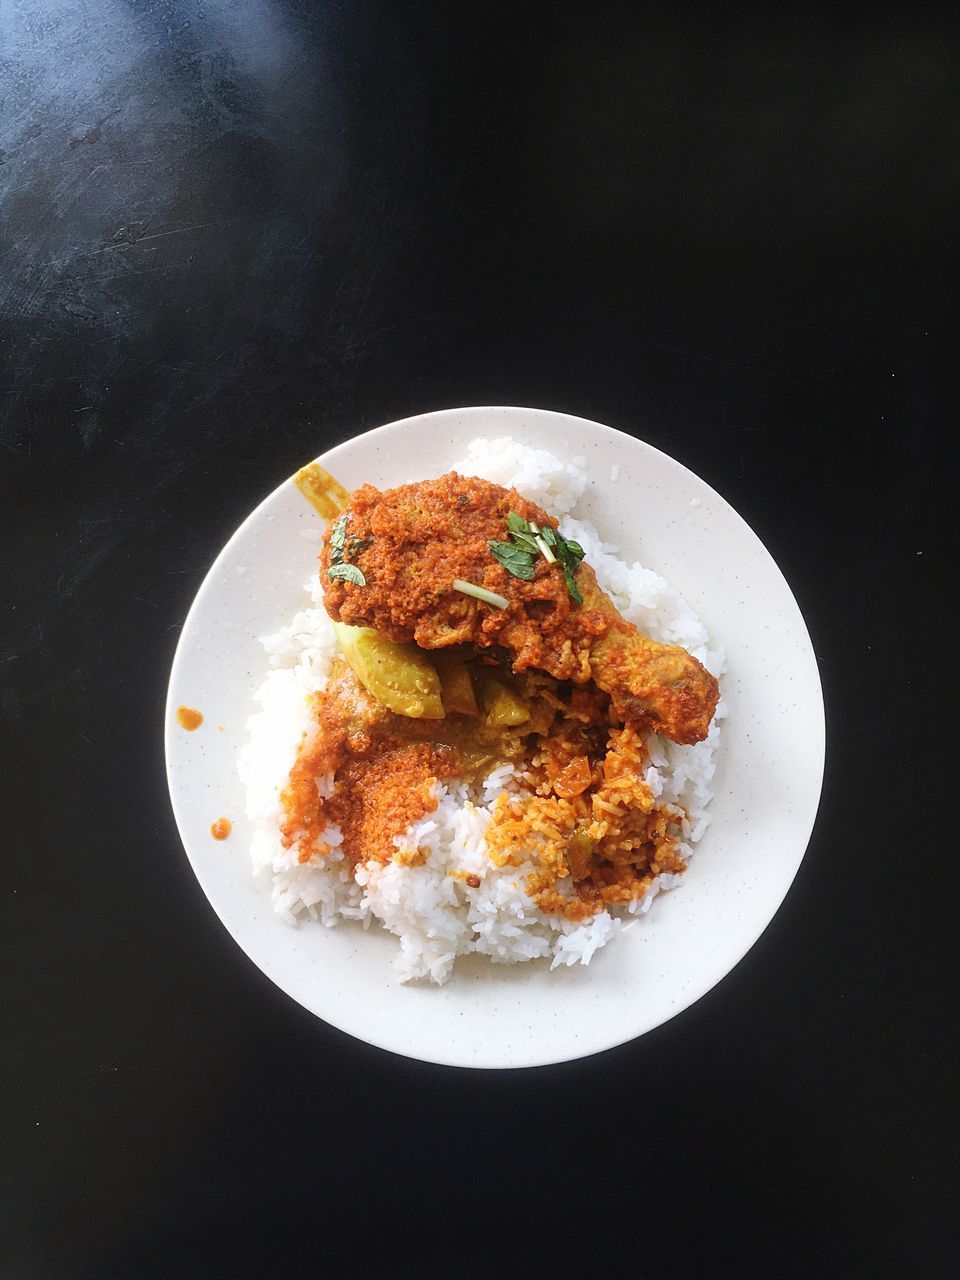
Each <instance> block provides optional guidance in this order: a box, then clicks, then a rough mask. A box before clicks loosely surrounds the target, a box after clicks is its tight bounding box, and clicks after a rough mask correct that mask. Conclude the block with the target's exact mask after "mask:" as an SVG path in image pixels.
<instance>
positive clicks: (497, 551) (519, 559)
mask: <svg viewBox="0 0 960 1280" xmlns="http://www.w3.org/2000/svg"><path fill="white" fill-rule="evenodd" d="M487 546H488V547H489V548H490V551H491V553H492V554H493V557H494V559H496V560H499V561H500V563H501V564H502V565H503V567H504V568H505V569H506V571H507V573H512V574H513V576H514V577H515V578H523V579H524V581H525V582H529V581H530V579H531V578H532V577H533V575H534V568H533V552H532V551H528V550H526V548H525V547H523V546H522V545H519V544H518V543H514V542H488V543H487Z"/></svg>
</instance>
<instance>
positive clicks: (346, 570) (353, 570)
mask: <svg viewBox="0 0 960 1280" xmlns="http://www.w3.org/2000/svg"><path fill="white" fill-rule="evenodd" d="M327 577H328V578H343V579H345V581H347V582H353V583H355V584H356V585H357V586H358V587H365V586H366V585H367V580H366V578H365V577H364V576H363V573H362V572H361V570H360V569H358V568H357V566H356V565H355V564H332V565H331V566H330V568H329V569H328V570H327Z"/></svg>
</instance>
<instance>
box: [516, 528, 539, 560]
mask: <svg viewBox="0 0 960 1280" xmlns="http://www.w3.org/2000/svg"><path fill="white" fill-rule="evenodd" d="M510 541H511V543H515V544H516V545H517V546H518V547H522V548H523V549H524V551H529V552H530V554H531V555H532V556H538V555H539V554H540V548H539V547H538V546H537V540H536V538H535V537H534V536H533V534H532V533H513V534H511V535H510Z"/></svg>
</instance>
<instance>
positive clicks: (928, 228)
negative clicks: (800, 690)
mask: <svg viewBox="0 0 960 1280" xmlns="http://www.w3.org/2000/svg"><path fill="white" fill-rule="evenodd" d="M956 34H957V33H956V30H955V29H954V27H953V26H952V25H949V24H948V21H947V19H946V18H943V17H940V18H937V17H930V18H927V17H923V16H921V15H920V14H919V11H918V10H917V9H916V8H909V9H908V7H907V6H902V7H901V8H899V9H891V10H889V11H886V12H885V11H882V10H877V9H873V10H871V11H870V13H869V16H868V17H855V16H854V15H853V13H852V12H851V13H848V14H846V16H844V17H843V18H841V17H840V16H836V17H834V18H833V19H829V20H828V19H827V18H824V17H822V16H818V14H817V13H816V12H811V11H809V10H801V9H797V11H796V12H794V13H790V12H788V11H786V10H777V7H776V6H767V7H764V8H760V9H757V10H755V11H746V10H732V9H729V8H728V7H724V6H716V7H715V8H711V7H703V8H701V9H697V8H689V7H685V6H674V7H664V8H662V9H654V8H649V7H646V6H637V7H636V8H632V7H627V6H623V7H608V6H603V5H601V6H599V7H597V6H587V5H583V6H565V5H562V4H561V5H556V4H550V5H547V4H529V5H518V6H507V5H499V4H484V5H480V4H473V5H469V4H468V5H458V4H455V3H454V4H443V3H419V4H396V5H391V4H388V3H374V2H372V0H355V2H354V3H350V4H342V3H332V2H330V0H317V2H316V3H311V2H310V0H300V2H299V3H294V2H292V0H242V2H239V3H236V2H233V0H191V2H190V3H187V2H185V0H184V2H180V0H163V2H155V0H140V2H139V3H137V2H135V0H126V2H123V0H104V3H102V4H92V3H77V2H76V0H38V2H37V3H36V4H33V5H17V4H13V3H11V4H6V5H3V6H2V7H0V59H2V65H3V86H4V105H3V110H2V112H0V198H2V220H0V235H2V243H3V251H4V255H5V256H4V265H3V269H2V274H0V320H2V324H3V350H2V356H3V373H2V376H0V393H2V394H0V446H2V448H0V480H2V500H0V519H2V522H3V544H2V564H3V571H2V579H3V597H4V598H3V635H2V649H0V707H2V724H3V730H4V741H5V744H6V745H5V748H4V757H3V770H2V781H3V789H4V800H3V813H4V818H5V837H4V853H3V858H2V869H0V877H2V884H0V912H2V921H0V929H2V932H0V938H2V944H3V951H4V968H3V979H2V989H0V1000H2V1006H3V1011H4V1031H3V1037H2V1054H3V1063H4V1072H3V1091H2V1104H0V1105H2V1117H3V1120H2V1135H0V1175H2V1184H0V1275H2V1276H3V1277H4V1278H5V1280H9V1278H11V1277H14V1278H17V1277H33V1276H37V1277H106V1276H124V1277H125V1276H132V1277H141V1276H142V1277H183V1276H220V1275H224V1276H232V1277H236V1276H247V1275H250V1276H268V1275H277V1274H288V1273H290V1274H292V1273H294V1272H295V1271H296V1272H297V1273H299V1272H300V1270H301V1268H305V1269H306V1273H307V1274H329V1275H331V1276H333V1275H366V1274H370V1275H385V1274H391V1273H393V1272H394V1271H395V1270H396V1269H397V1268H398V1267H399V1268H402V1269H409V1270H411V1272H413V1273H419V1274H424V1275H478V1276H487V1275H489V1276H502V1275H521V1274H522V1275H540V1274H549V1273H556V1274H559V1275H574V1274H577V1275H583V1274H587V1273H588V1269H589V1272H590V1273H599V1272H600V1271H601V1270H603V1269H607V1270H609V1272H610V1273H611V1274H612V1273H613V1272H614V1268H616V1270H617V1273H626V1274H637V1275H640V1276H643V1277H648V1278H652V1277H660V1276H719V1275H724V1276H726V1275H735V1276H738V1277H746V1276H750V1277H753V1276H756V1277H834V1276H835V1277H849V1276H880V1275H897V1276H925V1277H926V1276H934V1277H940V1276H947V1275H950V1274H957V1265H958V1259H957V1253H956V1242H957V1238H958V1233H957V1228H958V1221H957V1211H956V1205H957V1190H958V1188H957V1176H956V1172H957V1171H956V1162H955V1154H956V1138H957V1126H956V1121H957V1108H956V1087H955V1086H956V1083H957V1081H956V1058H955V1056H954V1054H953V1052H952V1041H953V1036H954V1031H955V1023H956V1012H957V999H956V989H957V988H956V979H957V967H956V950H955V945H954V939H955V936H956V932H957V926H956V920H957V900H958V889H960V877H958V869H957V868H958V856H957V840H956V836H955V834H950V832H951V826H950V824H949V821H948V817H947V814H948V812H949V810H947V812H946V813H945V812H944V802H945V801H948V800H949V792H950V790H952V786H953V785H954V783H953V780H952V777H951V775H950V773H949V766H950V764H951V763H952V762H953V761H955V759H956V752H955V750H954V745H953V744H954V743H955V740H956V738H955V728H954V721H955V720H956V717H957V708H958V693H960V688H958V681H957V675H956V671H957V663H956V657H955V648H956V646H955V644H954V643H953V642H952V641H951V638H950V634H949V631H948V628H947V627H946V626H944V617H945V616H946V618H949V616H950V615H951V613H952V610H951V609H950V601H951V597H952V595H953V594H954V591H955V584H956V570H955V565H954V561H953V558H952V556H951V555H950V553H951V552H952V551H953V549H954V548H953V546H952V545H951V541H952V539H951V538H950V534H951V533H952V532H954V530H955V516H954V514H953V513H954V511H955V506H956V498H955V495H956V492H957V486H958V480H960V476H958V465H957V451H956V449H955V447H954V443H953V431H954V424H955V420H956V419H955V413H956V408H957V401H956V398H955V395H954V392H955V386H956V384H955V382H954V381H953V379H952V376H951V366H952V364H953V362H954V360H955V358H956V347H955V342H956V331H955V329H954V328H953V327H952V320H953V306H954V300H955V295H956V285H957V278H958V276H957V271H956V267H957V259H956V241H957V227H956V222H955V219H956V209H957V205H958V196H960V171H958V159H957V157H958V151H957V142H958V131H960V125H958V121H960V108H958V96H957V84H958V70H960V68H958V58H957V52H958V48H960V46H958V42H957V39H956ZM470 404H519V405H538V406H543V407H548V408H555V409H562V410H565V411H568V412H572V413H576V414H580V415H582V416H585V417H590V418H595V419H597V420H599V421H601V422H606V423H609V424H611V425H614V426H616V427H619V428H620V429H621V430H623V431H626V432H629V433H631V434H633V435H636V436H638V437H640V438H642V439H644V440H647V441H649V442H651V443H652V444H654V445H656V446H657V447H659V448H661V449H664V450H666V451H667V452H668V453H670V454H671V455H673V456H674V457H675V458H677V459H679V460H680V461H681V462H683V463H685V464H686V465H687V466H689V467H691V468H692V469H693V470H694V471H696V472H697V473H698V474H699V475H701V476H703V477H704V478H705V479H706V480H707V481H708V482H709V483H710V484H712V485H713V486H715V487H716V488H717V489H718V490H719V491H720V492H721V493H722V494H723V495H724V496H725V497H726V498H727V499H728V500H729V501H730V502H732V503H733V505H734V506H735V507H736V508H737V509H738V510H739V511H740V512H741V513H742V514H743V515H744V517H745V518H746V519H747V520H748V521H749V523H750V524H751V525H752V526H753V527H754V528H755V529H756V530H757V532H758V533H759V535H760V536H761V538H762V539H763V540H764V542H765V543H766V545H767V546H768V547H769V549H770V551H771V552H772V554H773V555H774V557H775V558H776V559H777V561H778V562H779V564H780V566H781V567H782V569H783V571H784V573H785V574H786V576H787V579H788V580H789V582H790V583H791V585H792V587H793V588H794V590H795V593H796V595H797V598H798V600H799V602H800V606H801V608H802V610H803V612H804V615H805V617H806V619H807V622H808V624H809V627H810V631H811V635H812V638H813V643H814V646H815V649H816V652H817V656H818V658H819V661H820V665H821V674H822V678H823V685H824V693H825V700H826V707H827V727H828V759H827V772H826V780H825V786H824V793H823V801H822V805H821V809H820V815H819V819H818V823H817V827H816V830H815V832H814V836H813V839H812V841H811V844H810V847H809V850H808V853H807V856H806V859H805V861H804V863H803V866H802V868H801V871H800V873H799V876H798V878H797V880H796V883H795V885H794V887H793V889H792V890H791V892H790V894H789V895H788V897H787V900H786V902H785V904H784V906H783V907H782V909H781V910H780V912H779V913H778V915H777V916H776V918H775V920H774V921H773V923H772V924H771V926H770V927H769V928H768V930H767V931H766V933H765V934H764V936H763V937H762V938H761V940H760V941H759V942H758V944H757V945H756V946H755V947H754V948H753V950H752V952H751V953H750V954H749V955H748V956H747V958H746V959H745V960H744V961H743V962H742V963H741V964H740V965H739V966H738V967H737V969H736V970H735V971H734V972H733V973H732V974H731V975H730V976H729V977H728V978H727V979H726V980H725V981H723V982H722V983H721V984H720V985H719V986H718V987H717V988H716V989H715V990H714V991H712V992H711V993H710V994H709V995H708V996H707V997H705V998H704V999H702V1000H701V1001H700V1002H699V1003H698V1004H697V1005H696V1006H695V1007H693V1008H691V1009H690V1010H688V1011H687V1012H685V1013H684V1014H682V1015H681V1016H679V1017H678V1018H676V1019H675V1020H674V1021H672V1022H670V1023H668V1024H667V1025H665V1026H663V1027H661V1028H659V1029H658V1030H656V1031H655V1032H653V1033H651V1034H649V1035H646V1036H644V1037H643V1038H642V1039H640V1040H637V1041H634V1042H633V1043H631V1044H628V1045H626V1046H624V1047H622V1048H620V1049H617V1050H613V1051H611V1052H608V1053H605V1054H601V1055H599V1056H597V1057H595V1058H592V1059H588V1060H584V1061H580V1062H575V1063H570V1064H567V1065H564V1066H559V1067H554V1068H549V1069H543V1070H535V1071H529V1072H523V1071H517V1072H503V1073H496V1072H487V1073H484V1072H470V1071H460V1070H453V1069H443V1068H439V1067H430V1066H425V1065H423V1064H419V1063H416V1062H413V1061H409V1060H406V1059H403V1058H400V1057H396V1056H393V1055H391V1054H388V1053H385V1052H381V1051H379V1050H376V1049H372V1048H370V1047H368V1046H366V1045H364V1044H361V1043H359V1042H357V1041H354V1040H352V1039H350V1038H349V1037H347V1036H345V1035H343V1034H341V1033H340V1032H337V1031H335V1030H333V1029H331V1028H330V1027H328V1026H326V1025H324V1024H323V1023H322V1022H320V1021H319V1020H318V1019H316V1018H315V1017H313V1016H312V1015H311V1014H309V1013H307V1012H306V1011H304V1010H303V1009H301V1008H300V1007H299V1006H297V1005H296V1004H294V1003H293V1002H292V1001H291V1000H289V999H288V998H287V997H285V996H284V995H283V994H281V993H280V992H279V991H278V990H277V989H276V988H274V987H273V986H272V985H271V983H270V982H269V981H268V980H267V979H266V978H265V977H263V976H262V975H261V974H260V973H259V972H258V971H257V970H256V969H255V968H254V967H253V965H251V964H250V962H249V961H247V959H246V958H245V957H244V956H243V954H242V953H241V952H240V951H239V949H238V948H237V947H236V945H235V944H234V943H233V941H232V940H231V939H230V937H229V936H228V935H227V933H226V932H225V931H224V929H223V928H222V926H221V925H220V924H219V922H218V921H217V919H216V917H215V916H214V914H213V911H212V910H211V908H210V906H209V905H208V903H207V902H206V900H205V898H204V896H203V894H202V892H201V890H200V888H199V886H198V884H197V883H196V881H195V879H194V877H193V874H192V872H191V870H190V867H189V865H188V863H187V860H186V858H185V857H184V855H183V852H182V849H181V846H180V842H179V839H178V835H177V831H176V828H175V826H174V822H173V819H172V815H171V811H170V805H169V801H168V797H167V792H166V785H165V779H164V766H163V755H162V720H163V700H164V693H165V686H166V681H167V676H168V672H169V667H170V662H171V659H172V656H173V652H174V648H175V645H176V643H177V635H178V631H179V627H180V625H181V623H182V620H183V618H184V615H185V613H186V610H187V608H188V606H189V604H190V601H191V599H192V597H193V594H194V592H195V591H196V589H197V587H198V585H199V583H200V581H201V578H202V576H203V574H204V572H205V570H206V568H207V566H208V565H209V563H210V562H211V560H212V558H213V556H214V555H215V553H216V552H217V551H218V549H219V548H220V546H221V545H222V544H223V542H224V541H225V540H226V538H227V537H228V535H229V534H230V533H231V531H232V530H233V529H234V528H235V526H236V525H237V524H238V523H239V521H240V520H241V519H242V518H243V517H244V516H245V515H246V514H247V512H248V511H249V510H250V509H251V508H252V507H253V506H254V505H255V504H256V503H257V501H258V500H259V499H260V498H261V497H263V496H264V495H265V494H267V493H268V492H269V491H270V490H271V489H272V488H273V487H274V486H275V485H276V484H278V483H279V482H280V481H281V480H282V479H283V478H284V477H285V476H287V475H288V474H289V473H290V472H291V471H293V470H294V469H295V468H296V467H297V466H298V465H300V464H301V463H302V462H303V461H304V460H305V459H307V458H310V457H313V456H314V455H315V454H317V453H319V452H321V451H322V450H323V449H324V448H326V447H328V446H329V445H331V444H333V443H335V442H336V441H338V440H342V439H345V438H347V437H348V436H350V435H353V434H354V433H356V432H359V431H362V430H364V429H366V428H369V427H372V426H375V425H377V424H379V423H382V422H386V421H390V420H392V419H395V418H398V417H403V416H405V415H407V414H411V413H416V412H418V411H423V410H428V409H435V408H442V407H449V406H455V405H470Z"/></svg>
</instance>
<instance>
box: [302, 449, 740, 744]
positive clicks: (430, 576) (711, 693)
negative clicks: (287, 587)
mask: <svg viewBox="0 0 960 1280" xmlns="http://www.w3.org/2000/svg"><path fill="white" fill-rule="evenodd" d="M511 511H515V512H516V513H517V514H518V515H521V516H523V518H524V519H525V520H528V521H531V520H532V521H534V522H535V523H536V524H538V525H539V526H540V527H541V528H542V527H543V526H544V525H552V526H553V527H554V528H556V525H557V522H556V520H555V519H554V518H553V517H552V516H549V515H547V513H546V512H545V511H543V510H542V509H541V508H540V507H538V506H537V505H536V503H533V502H529V501H528V500H527V499H526V498H523V497H521V496H520V494H519V493H517V491H516V490H515V489H504V488H502V487H501V486H500V485H496V484H491V483H490V482H489V481H487V480H478V479H476V478H474V477H464V476H459V475H457V474H456V472H450V473H449V474H448V475H445V476H441V477H440V478H439V479H437V480H424V481H420V482H418V483H416V484H407V485H401V486H400V487H399V488H396V489H388V490H385V491H384V492H381V491H380V490H378V489H375V488H374V487H373V486H372V485H362V486H361V487H360V488H359V489H357V490H356V491H355V492H354V494H353V496H352V498H351V500H350V504H349V506H348V507H347V508H346V517H347V519H346V524H345V526H342V529H343V556H344V559H345V560H347V561H348V562H350V563H353V564H355V565H356V566H357V567H358V568H359V569H360V570H361V571H362V573H363V575H364V578H365V584H364V585H363V586H359V585H357V584H355V583H352V582H349V581H345V580H344V579H342V578H331V577H329V576H328V573H327V570H328V569H329V568H330V563H331V561H330V555H331V542H330V539H331V532H332V530H333V527H334V526H333V525H331V526H330V528H328V529H327V532H326V534H325V535H324V539H323V545H322V548H321V553H320V575H321V581H322V583H323V595H324V604H325V605H326V608H327V612H328V613H329V614H330V616H331V618H333V619H334V620H335V621H339V622H344V623H347V624H348V625H351V626H370V627H375V628H376V630H377V631H380V632H381V633H382V634H383V635H385V636H387V637H388V638H389V639H390V640H394V641H397V642H400V643H402V642H405V641H408V640H414V641H416V643H417V644H418V645H420V646H421V648H424V649H439V648H444V647H446V646H447V645H454V644H473V645H476V646H477V647H478V648H479V649H481V650H487V651H489V653H490V655H491V657H493V658H495V659H497V660H501V661H508V662H510V663H511V665H512V667H513V669H514V671H517V672H522V671H526V670H527V669H528V668H531V667H534V668H538V669H539V670H542V671H546V672H548V674H550V675H552V676H554V677H555V678H556V679H558V680H571V681H573V682H574V683H576V684H584V683H586V682H587V681H588V680H591V679H592V680H594V681H595V682H596V684H597V685H598V687H599V688H601V689H603V690H604V691H605V692H607V693H608V694H609V695H610V699H611V702H612V704H613V708H614V711H615V712H616V714H617V715H618V716H619V717H620V718H621V719H623V720H626V721H632V722H639V723H643V724H646V725H649V726H650V727H651V728H653V729H655V730H656V731H657V732H658V733H662V734H663V735H664V736H665V737H668V738H671V739H673V741H674V742H682V743H691V742H700V741H701V740H702V739H703V738H705V737H706V734H707V730H708V728H709V725H710V721H711V719H712V717H713V713H714V710H715V709H716V705H717V698H718V696H719V691H718V688H717V682H716V680H715V679H714V677H713V676H712V675H711V674H710V673H709V672H708V671H707V670H706V669H705V668H704V667H703V666H702V665H701V664H700V663H699V662H698V661H697V660H696V658H694V657H692V656H691V655H690V654H689V653H687V651H686V650H685V649H681V648H679V647H678V646H675V645H663V644H658V643H657V642H656V641H655V640H651V639H649V638H648V637H646V636H643V635H641V634H640V632H639V631H638V630H637V628H636V627H635V626H634V625H633V623H631V622H627V621H626V619H625V618H623V617H622V616H621V614H620V613H619V611H618V610H617V608H616V606H615V605H614V603H613V601H612V600H611V599H610V598H609V596H607V595H606V594H605V593H604V592H603V591H601V590H600V587H599V586H598V585H597V580H596V575H595V574H594V572H593V570H592V569H591V568H590V566H589V565H587V564H585V563H583V564H581V565H580V568H579V570H578V571H577V578H576V580H577V585H578V587H579V589H580V592H581V594H582V596H583V604H582V605H576V604H575V603H574V602H573V600H572V599H571V598H570V594H569V592H568V590H567V586H566V583H565V581H564V577H563V572H562V569H561V568H560V566H559V565H558V564H548V563H547V561H546V559H545V558H544V557H543V556H538V557H537V559H536V561H535V565H534V575H533V577H532V578H531V579H530V580H529V581H525V580H523V579H520V578H517V577H514V576H513V575H512V574H511V573H509V572H508V571H507V569H505V568H504V567H503V565H501V564H500V563H499V561H498V560H496V559H495V558H494V557H493V555H492V554H491V552H490V547H489V545H488V544H489V542H490V540H491V539H493V540H503V539H506V538H507V536H508V533H507V528H506V523H505V522H506V517H507V515H508V513H509V512H511ZM455 578H459V579H462V580H463V581H465V582H469V583H472V584H473V585H475V586H479V587H484V588H486V589H487V590H488V591H493V592H496V593H497V594H498V595H501V596H503V597H505V598H506V599H507V600H508V601H509V605H508V607H507V608H506V609H498V608H496V607H494V606H490V605H488V604H484V603H481V602H480V601H478V600H475V599H474V598H473V597H472V596H467V595H463V594H462V593H460V592H459V591H457V590H455V588H454V587H453V580H454V579H455Z"/></svg>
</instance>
